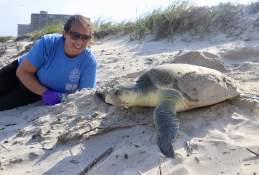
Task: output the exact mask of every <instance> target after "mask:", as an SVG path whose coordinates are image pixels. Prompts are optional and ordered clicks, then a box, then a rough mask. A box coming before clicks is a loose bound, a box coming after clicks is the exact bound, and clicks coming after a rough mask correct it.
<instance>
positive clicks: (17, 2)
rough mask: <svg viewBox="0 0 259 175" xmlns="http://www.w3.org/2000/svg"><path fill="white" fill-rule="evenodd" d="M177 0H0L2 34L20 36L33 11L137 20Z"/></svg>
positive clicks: (201, 0) (206, 1) (210, 1)
mask: <svg viewBox="0 0 259 175" xmlns="http://www.w3.org/2000/svg"><path fill="white" fill-rule="evenodd" d="M173 1H174V0H0V8H1V10H0V20H1V21H2V22H1V26H0V36H10V35H11V36H16V35H17V24H29V23H30V16H31V13H40V11H47V12H48V13H49V14H69V15H73V14H82V15H84V16H87V17H90V18H91V20H93V21H95V20H97V19H99V18H101V19H103V20H111V21H115V22H120V21H123V20H135V19H137V18H138V17H140V16H143V15H144V14H145V13H147V12H150V11H152V10H153V9H157V8H165V7H167V6H168V5H169V4H171V3H172V2H173ZM178 1H179V0H178ZM190 1H193V3H194V4H196V5H216V4H217V3H219V2H236V3H241V4H245V3H250V2H251V1H253V0H190Z"/></svg>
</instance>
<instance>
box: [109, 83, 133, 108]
mask: <svg viewBox="0 0 259 175" xmlns="http://www.w3.org/2000/svg"><path fill="white" fill-rule="evenodd" d="M136 98H137V94H136V93H135V91H134V89H133V88H131V87H122V86H121V87H117V88H114V89H112V90H110V91H109V92H108V93H107V94H106V95H105V102H106V103H109V104H112V105H115V106H124V107H128V106H133V105H134V101H135V99H136Z"/></svg>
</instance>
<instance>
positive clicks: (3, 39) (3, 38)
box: [0, 36, 14, 42]
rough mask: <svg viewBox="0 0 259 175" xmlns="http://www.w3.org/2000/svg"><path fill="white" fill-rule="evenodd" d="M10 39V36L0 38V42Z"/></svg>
mask: <svg viewBox="0 0 259 175" xmlns="http://www.w3.org/2000/svg"><path fill="white" fill-rule="evenodd" d="M10 39H14V37H12V36H0V42H6V41H8V40H10Z"/></svg>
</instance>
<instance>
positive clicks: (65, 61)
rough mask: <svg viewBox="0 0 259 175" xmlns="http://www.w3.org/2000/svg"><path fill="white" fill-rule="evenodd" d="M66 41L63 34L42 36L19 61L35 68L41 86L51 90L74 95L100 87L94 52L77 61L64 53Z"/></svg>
mask: <svg viewBox="0 0 259 175" xmlns="http://www.w3.org/2000/svg"><path fill="white" fill-rule="evenodd" d="M64 44H65V40H64V38H63V36H62V35H60V34H48V35H44V36H42V37H41V38H40V39H39V40H38V41H37V42H36V43H35V44H34V46H33V47H32V49H31V50H30V51H29V52H27V53H25V54H23V55H22V56H20V57H19V58H18V62H19V64H21V63H22V61H23V60H24V59H28V61H29V62H30V63H31V64H32V65H33V66H35V67H36V68H37V69H38V70H37V74H36V75H37V77H38V79H39V81H40V83H41V84H42V85H44V86H46V87H48V88H49V89H52V90H56V91H59V92H63V93H72V92H75V91H76V90H77V89H79V90H80V89H82V88H93V87H95V85H96V64H97V63H96V59H95V55H94V54H93V53H92V51H91V49H90V48H86V49H85V50H84V51H82V52H81V53H80V54H79V55H77V56H76V57H74V58H69V57H68V56H66V54H65V52H64Z"/></svg>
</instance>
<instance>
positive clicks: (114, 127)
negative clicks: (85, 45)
mask: <svg viewBox="0 0 259 175" xmlns="http://www.w3.org/2000/svg"><path fill="white" fill-rule="evenodd" d="M26 44H29V42H25V41H23V42H18V43H14V42H9V43H8V44H7V51H8V52H7V53H6V54H5V55H3V56H1V57H0V64H1V65H0V67H2V66H3V65H5V64H7V63H8V62H10V61H12V60H13V59H15V58H12V56H14V55H15V54H17V52H18V51H19V49H20V50H21V48H23V47H24V46H25V45H26ZM17 45H18V46H19V47H18V46H17ZM258 48H259V42H258V40H249V41H243V40H242V39H239V38H236V39H233V38H231V39H229V38H224V37H223V38H220V39H218V38H217V39H215V40H213V39H208V40H206V39H203V40H198V39H194V40H191V39H190V40H189V41H188V42H186V41H181V40H179V41H175V40H170V39H165V40H159V41H154V40H151V39H149V38H148V37H147V38H146V39H145V40H142V41H130V40H129V37H128V36H116V37H110V38H106V39H104V40H100V41H97V42H96V44H95V45H94V46H92V49H93V51H94V52H95V54H96V56H97V61H98V70H97V81H98V82H97V87H98V88H102V87H103V86H104V85H105V84H106V85H107V83H113V84H117V83H119V82H121V80H122V79H124V81H126V80H128V82H131V81H133V80H134V78H136V77H137V75H138V74H139V72H142V71H144V70H146V69H148V68H150V67H153V66H156V65H160V64H165V63H172V64H173V63H175V62H182V63H188V64H196V65H203V66H207V67H212V68H214V69H218V70H220V71H222V72H224V73H225V74H227V75H229V76H230V77H232V78H234V79H235V80H236V81H237V82H238V83H239V86H238V87H239V89H240V91H241V93H246V94H248V93H249V94H252V95H251V97H252V98H243V97H242V98H236V99H233V100H230V101H225V102H222V103H219V104H216V105H213V106H209V107H205V108H199V109H195V110H191V111H188V112H181V113H179V114H178V118H179V119H180V131H179V133H178V135H177V139H176V140H175V142H174V143H173V144H174V148H175V152H176V158H175V159H171V158H166V157H165V156H164V155H162V154H161V153H160V151H159V148H158V146H157V144H156V139H157V138H156V131H155V129H154V124H153V121H152V112H153V108H139V107H134V108H128V109H124V108H120V107H115V106H111V105H108V104H105V103H104V102H103V101H102V100H101V99H100V98H98V97H97V96H96V95H95V90H87V89H86V90H82V91H80V92H77V93H75V94H71V95H69V96H68V99H67V101H66V102H64V103H62V104H57V105H55V106H44V105H42V103H41V102H37V103H34V104H31V105H27V106H24V107H19V108H15V109H12V110H7V111H2V112H0V174H1V175H13V174H17V175H36V174H37V175H40V174H42V175H57V174H59V175H71V174H80V173H81V172H83V170H84V169H85V170H87V167H90V168H88V173H87V174H89V175H103V174H109V175H158V174H160V175H218V174H226V175H256V174H259V166H258V165H259V159H258V156H256V155H255V154H253V153H251V152H249V151H248V150H252V151H255V152H258V153H259V145H258V143H259V142H258V140H259V135H258V133H259V100H258V98H256V94H257V95H259V57H258V56H259V50H258ZM190 58H193V59H190ZM122 77H123V78H122ZM102 154H103V155H104V156H103V157H102V158H101V159H100V160H98V161H96V164H94V166H91V165H93V164H92V162H93V161H94V160H95V159H97V158H98V157H99V156H100V155H102Z"/></svg>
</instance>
